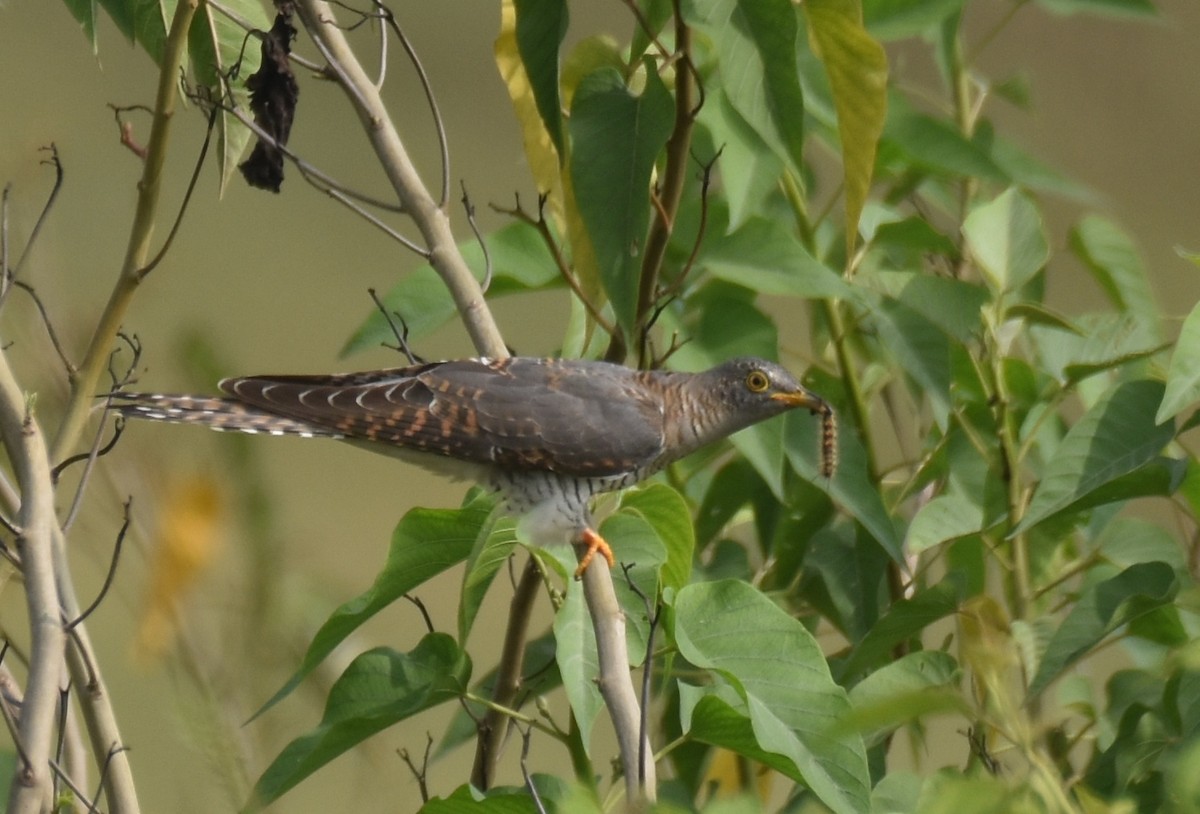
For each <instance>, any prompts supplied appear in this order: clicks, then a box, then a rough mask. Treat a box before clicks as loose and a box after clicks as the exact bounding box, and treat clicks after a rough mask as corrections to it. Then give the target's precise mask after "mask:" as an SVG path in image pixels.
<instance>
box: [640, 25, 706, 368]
mask: <svg viewBox="0 0 1200 814" xmlns="http://www.w3.org/2000/svg"><path fill="white" fill-rule="evenodd" d="M691 47H692V30H691V28H689V27H688V25H687V23H686V22H685V21H684V19H683V14H682V13H681V10H680V8H679V3H678V1H676V2H675V48H676V51H677V52H678V53H679V54H681V55H682V59H683V61H684V62H690V51H691ZM693 82H694V76H693V74H692V71H690V70H687V69H686V68H685V69H684V70H677V71H676V72H675V128H674V130H672V132H671V137H670V138H669V139H667V148H666V152H667V166H666V169H665V170H664V172H663V181H662V188H661V191H660V193H659V195H658V196H656V200H657V203H658V205H657V206H656V207H655V218H654V222H653V223H652V224H651V226H650V233H649V235H647V237H646V250H645V252H644V253H643V254H642V269H641V274H640V276H639V278H638V299H637V312H636V314H637V316H636V323H635V325H636V328H635V336H634V341H635V342H636V343H637V361H638V367H640V368H644V367H646V366H647V365H648V364H649V361H650V359H649V357H648V356H647V336H648V333H649V328H648V327H647V324H646V321H647V319H648V318H649V316H650V314H652V313H653V312H654V302H655V300H656V298H657V296H658V278H659V275H660V274H661V272H662V264H663V258H664V257H665V256H666V252H667V244H668V243H669V242H670V240H671V231H672V230H673V229H674V226H675V216H676V214H678V212H679V203H680V201H681V200H682V198H683V185H684V181H685V180H686V178H687V166H688V161H689V159H690V148H691V144H692V128H693V126H694V125H695V123H696V112H695V106H694V105H693V103H692V100H693V98H694V90H695V85H694V84H693Z"/></svg>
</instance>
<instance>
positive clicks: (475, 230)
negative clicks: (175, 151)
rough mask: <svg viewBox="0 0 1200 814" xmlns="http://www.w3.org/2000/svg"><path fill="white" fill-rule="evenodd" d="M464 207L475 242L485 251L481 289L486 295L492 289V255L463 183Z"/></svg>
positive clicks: (465, 185)
mask: <svg viewBox="0 0 1200 814" xmlns="http://www.w3.org/2000/svg"><path fill="white" fill-rule="evenodd" d="M462 205H463V209H464V210H465V211H466V213H467V223H468V224H470V226H471V234H473V235H475V240H476V241H477V242H478V243H479V248H480V249H481V250H483V281H482V282H481V283H480V284H479V287H480V288H482V289H483V291H484V293H485V294H486V293H487V290H488V289H489V288H491V287H492V254H491V252H489V251H488V247H487V241H486V240H484V239H483V235H481V234H479V224H477V223H475V204H473V203H471V196H470V195H468V194H467V182H466V181H463V182H462Z"/></svg>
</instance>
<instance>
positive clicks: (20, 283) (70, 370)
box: [9, 278, 77, 377]
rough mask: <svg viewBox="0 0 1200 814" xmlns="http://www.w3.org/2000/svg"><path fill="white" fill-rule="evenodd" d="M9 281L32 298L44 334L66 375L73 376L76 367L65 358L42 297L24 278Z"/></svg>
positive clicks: (65, 353)
mask: <svg viewBox="0 0 1200 814" xmlns="http://www.w3.org/2000/svg"><path fill="white" fill-rule="evenodd" d="M9 282H10V284H11V285H15V286H16V287H17V288H19V289H21V290H22V291H24V292H25V293H27V294H28V295H29V297H30V299H32V300H33V304H34V305H35V306H37V310H38V313H39V314H41V317H42V325H43V326H44V327H45V328H46V335H47V336H48V337H50V345H51V347H53V348H54V352H55V353H56V354H57V355H58V360H59V361H60V362H62V365H63V367H64V368H65V369H66V371H67V376H68V377H70V376H74V375H75V371H76V370H77V368H76V367H75V364H74V363H73V362H72V361H71V360H70V359H68V358H67V352H66V351H65V350H63V346H62V343H61V342H59V341H58V334H57V333H56V332H55V330H54V323H53V322H51V321H50V314H49V313H48V312H47V311H46V304H45V303H43V302H42V298H41V297H39V296H38V293H37V291H36V290H34V288H33V286H31V285H30V284H29V283H27V282H25V281H24V280H17V279H15V278H14V279H12V280H10V281H9Z"/></svg>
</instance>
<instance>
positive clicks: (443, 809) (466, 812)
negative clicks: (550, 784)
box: [418, 783, 598, 814]
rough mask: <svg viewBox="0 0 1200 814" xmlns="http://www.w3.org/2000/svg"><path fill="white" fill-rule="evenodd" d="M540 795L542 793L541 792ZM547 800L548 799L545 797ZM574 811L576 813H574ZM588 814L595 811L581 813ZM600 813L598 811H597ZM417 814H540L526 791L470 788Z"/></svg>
mask: <svg viewBox="0 0 1200 814" xmlns="http://www.w3.org/2000/svg"><path fill="white" fill-rule="evenodd" d="M538 791H539V794H540V793H541V792H542V790H541V789H539V790H538ZM542 799H543V800H545V797H544V796H543V797H542ZM572 810H574V809H572ZM579 810H580V812H581V814H585V813H586V812H588V811H591V810H592V809H579ZM596 811H597V813H598V809H597V810H596ZM418 814H538V807H537V803H536V802H534V799H533V797H532V796H531V795H530V794H529V792H528V791H527V790H526V789H524V788H521V789H519V790H518V789H513V788H503V787H502V788H492V789H488V790H487V791H486V792H482V791H479V790H478V789H476V788H475V787H474V786H472V785H471V784H469V783H467V784H465V785H462V786H459V787H458V788H457V789H455V790H454V793H453V794H451V795H450V796H449V797H433V798H431V799H430V800H429V802H427V803H425V805H423V806H421V808H420V809H418Z"/></svg>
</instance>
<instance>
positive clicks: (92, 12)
mask: <svg viewBox="0 0 1200 814" xmlns="http://www.w3.org/2000/svg"><path fill="white" fill-rule="evenodd" d="M63 4H64V5H66V7H67V10H68V11H70V12H71V16H72V17H74V18H75V20H76V21H77V22H78V23H79V26H80V28H82V29H83V35H84V36H85V37H87V40H88V43H89V44H90V45H91V46H92V54H93V56H94V55H96V54H99V53H100V41H99V40H98V39H97V38H96V0H63ZM110 16H111V15H110ZM0 792H3V793H4V797H5V799H7V798H8V789H7V788H0Z"/></svg>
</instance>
